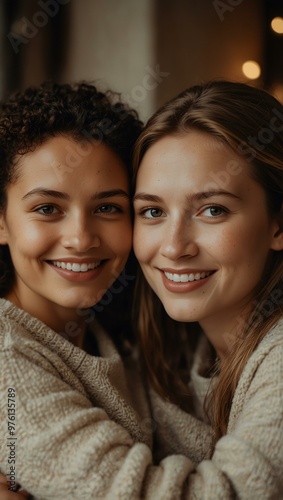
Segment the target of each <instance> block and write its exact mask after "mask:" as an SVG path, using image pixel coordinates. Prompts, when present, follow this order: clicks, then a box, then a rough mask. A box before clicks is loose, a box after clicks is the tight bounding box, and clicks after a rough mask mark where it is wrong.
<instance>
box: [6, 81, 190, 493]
mask: <svg viewBox="0 0 283 500" xmlns="http://www.w3.org/2000/svg"><path fill="white" fill-rule="evenodd" d="M140 131H141V123H140V121H139V120H138V118H137V116H136V114H135V112H134V111H132V110H129V109H128V108H127V106H126V105H124V104H123V103H121V102H120V101H118V100H117V99H116V98H115V96H113V95H111V94H110V93H106V94H104V93H102V92H99V91H98V90H97V89H96V88H95V87H94V86H92V85H88V84H86V83H82V84H79V85H75V86H70V85H57V84H44V85H42V86H40V87H35V88H29V89H27V90H25V91H23V92H21V93H17V94H16V95H13V96H12V97H10V98H8V99H7V100H5V101H3V102H2V103H1V104H0V208H1V214H0V244H1V272H0V274H1V285H0V286H1V299H0V366H1V378H0V393H1V407H0V419H1V436H2V438H4V439H2V440H1V451H0V460H1V463H0V468H1V471H2V472H4V473H5V474H6V476H7V478H8V486H9V489H10V491H6V494H7V495H9V496H11V495H13V493H12V491H15V490H16V489H17V484H18V483H19V484H20V485H21V487H22V488H26V490H27V491H28V492H30V494H32V495H33V496H34V497H35V498H38V499H46V500H47V499H50V500H51V499H52V500H56V499H63V498H64V499H68V500H72V499H78V498H80V499H91V498H110V499H114V498H115V499H116V498H124V499H126V498H128V499H132V498H144V497H146V498H152V497H154V498H161V497H164V498H165V497H166V498H172V499H173V498H176V495H177V498H178V496H179V495H180V494H181V492H182V488H183V486H184V481H185V476H186V474H185V472H186V463H187V459H186V458H185V457H172V458H171V459H169V461H168V460H167V461H165V462H164V463H163V464H160V466H158V467H156V466H153V462H152V456H151V447H152V432H151V425H150V424H151V413H150V408H149V405H148V400H147V395H146V392H145V389H144V386H143V382H142V380H141V376H140V373H139V370H138V368H137V359H136V352H135V347H134V345H133V347H132V348H130V346H129V342H128V340H129V337H130V334H131V331H130V329H129V326H127V328H126V326H125V323H126V320H125V321H123V316H124V315H126V312H127V306H126V304H127V303H128V304H129V303H130V302H131V300H130V298H131V295H132V285H131V284H132V283H133V281H134V280H133V278H134V276H133V270H134V265H133V264H131V262H129V261H128V256H129V253H130V250H131V244H132V220H131V207H130V195H131V190H130V179H129V171H130V166H131V159H132V150H133V145H134V142H135V140H136V139H137V137H138V135H139V133H140ZM127 261H128V262H127ZM126 263H127V264H126ZM129 264H131V265H130V267H129ZM125 265H126V268H124V266H125ZM125 269H126V270H125ZM103 326H104V328H103ZM105 328H106V330H107V332H106V331H105ZM0 484H1V488H2V490H3V487H4V489H5V484H4V485H3V483H2V476H1V482H0ZM2 494H3V495H4V494H5V493H4V492H2ZM14 495H15V496H18V495H20V493H16V492H15V493H14ZM3 498H5V497H3ZM8 498H9V497H8Z"/></svg>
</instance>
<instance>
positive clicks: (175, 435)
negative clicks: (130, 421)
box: [153, 345, 283, 500]
mask: <svg viewBox="0 0 283 500" xmlns="http://www.w3.org/2000/svg"><path fill="white" fill-rule="evenodd" d="M153 402H154V407H153V415H154V414H156V415H157V417H158V423H157V433H158V436H159V441H160V442H161V443H162V446H163V449H164V447H166V453H173V452H175V453H176V451H177V450H179V451H181V452H182V453H183V454H184V455H186V456H187V457H189V458H190V459H191V460H192V462H193V463H194V464H195V467H194V470H193V472H191V473H190V475H189V478H188V479H189V486H188V498H190V499H191V498H195V499H199V500H200V499H201V500H206V499H208V500H210V499H212V498H213V499H214V498H215V499H216V498H217V499H220V498H221V499H222V498H223V499H225V500H228V499H232V498H239V499H241V500H251V499H259V498H260V499H271V498H272V499H273V498H274V499H277V498H278V499H279V498H281V497H282V492H283V478H282V468H283V347H282V345H281V346H280V345H277V346H275V347H273V348H272V349H270V351H269V352H268V353H267V354H266V353H265V354H264V355H263V356H262V360H261V361H260V363H259V364H258V365H257V366H256V368H255V370H253V371H248V370H246V371H245V372H244V374H243V376H242V378H241V380H240V383H239V386H238V389H237V392H236V394H235V397H234V402H233V406H232V412H231V418H230V428H229V429H228V434H227V435H226V436H223V437H222V438H221V439H220V440H219V441H218V443H217V445H216V447H215V450H214V453H213V454H212V456H211V457H210V455H211V453H212V441H211V438H212V434H211V430H210V429H209V427H208V426H207V425H206V424H204V423H203V422H200V421H198V420H195V419H193V417H192V416H190V415H188V414H186V413H185V412H183V411H182V410H180V409H179V408H177V407H176V406H174V405H171V404H168V403H166V402H165V401H162V400H160V398H158V397H157V396H154V398H153ZM162 456H164V454H163V455H162Z"/></svg>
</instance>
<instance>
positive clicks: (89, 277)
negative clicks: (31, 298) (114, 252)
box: [46, 257, 109, 283]
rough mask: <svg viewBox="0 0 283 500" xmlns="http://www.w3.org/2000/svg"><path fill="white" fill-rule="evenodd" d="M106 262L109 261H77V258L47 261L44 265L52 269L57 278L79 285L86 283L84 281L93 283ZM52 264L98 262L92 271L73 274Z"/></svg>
mask: <svg viewBox="0 0 283 500" xmlns="http://www.w3.org/2000/svg"><path fill="white" fill-rule="evenodd" d="M108 260H109V259H103V260H98V259H93V258H92V259H78V258H76V259H75V258H74V259H72V258H71V257H69V258H68V259H53V260H52V261H51V260H47V261H46V263H47V264H48V265H49V266H50V268H51V269H53V270H54V271H55V272H56V273H57V274H59V276H61V277H62V278H64V279H66V280H67V281H71V282H79V283H81V282H86V281H93V280H95V279H96V278H98V276H99V275H100V273H101V272H102V270H103V269H104V267H105V265H106V263H107V262H108ZM53 262H65V263H67V262H71V263H73V264H92V263H95V262H100V264H99V265H98V266H97V267H95V268H94V269H89V270H88V271H85V272H74V271H71V270H68V269H62V268H61V267H58V266H56V265H54V264H53Z"/></svg>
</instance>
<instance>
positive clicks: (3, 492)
mask: <svg viewBox="0 0 283 500" xmlns="http://www.w3.org/2000/svg"><path fill="white" fill-rule="evenodd" d="M8 487H9V484H8V480H7V478H6V476H4V474H1V472H0V500H24V499H27V498H28V497H29V494H28V492H27V491H25V490H20V491H17V492H16V491H11V490H9V489H8Z"/></svg>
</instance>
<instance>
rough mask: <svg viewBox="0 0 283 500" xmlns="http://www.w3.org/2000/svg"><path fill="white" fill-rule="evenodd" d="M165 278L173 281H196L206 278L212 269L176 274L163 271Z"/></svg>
mask: <svg viewBox="0 0 283 500" xmlns="http://www.w3.org/2000/svg"><path fill="white" fill-rule="evenodd" d="M164 274H165V276H166V278H168V279H169V280H170V281H174V283H180V282H181V283H188V282H189V281H198V280H200V279H203V278H206V277H207V276H209V275H210V274H212V271H208V272H202V273H195V274H194V273H190V274H176V273H174V274H173V273H167V272H164Z"/></svg>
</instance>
